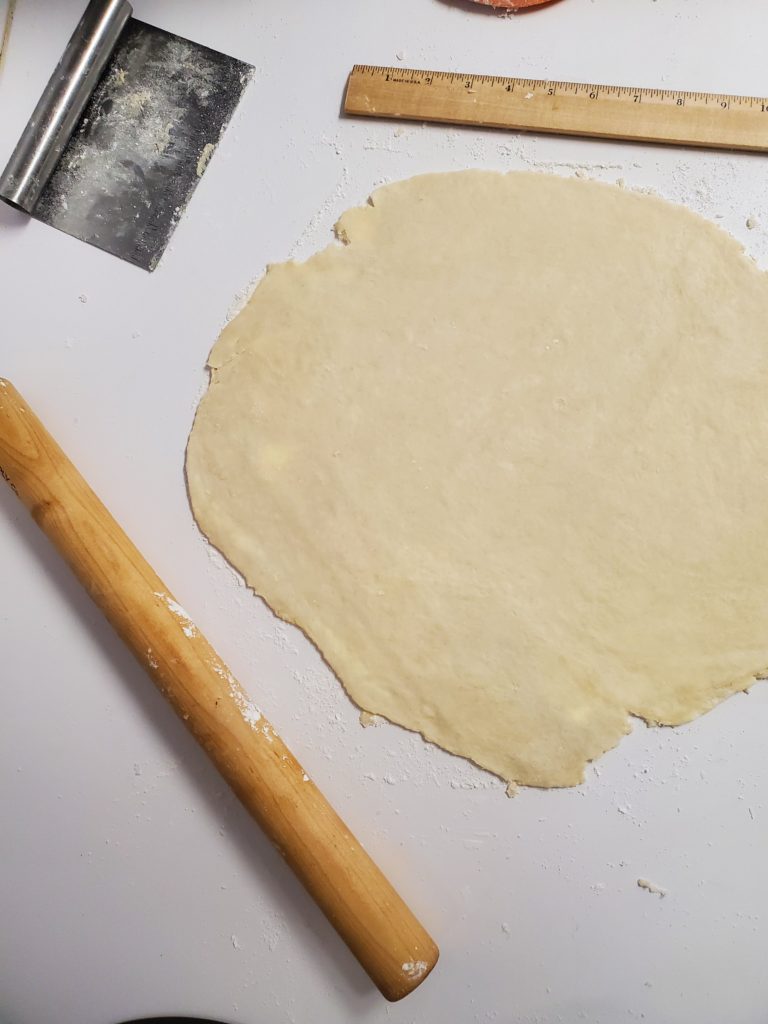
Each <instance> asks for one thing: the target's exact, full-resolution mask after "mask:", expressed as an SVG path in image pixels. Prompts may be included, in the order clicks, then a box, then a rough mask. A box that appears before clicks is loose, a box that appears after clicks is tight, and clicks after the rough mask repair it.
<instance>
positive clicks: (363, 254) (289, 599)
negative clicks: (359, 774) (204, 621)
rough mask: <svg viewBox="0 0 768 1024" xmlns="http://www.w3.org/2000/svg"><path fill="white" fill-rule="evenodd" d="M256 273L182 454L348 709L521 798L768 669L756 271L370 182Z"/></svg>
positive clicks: (590, 200)
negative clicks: (357, 201)
mask: <svg viewBox="0 0 768 1024" xmlns="http://www.w3.org/2000/svg"><path fill="white" fill-rule="evenodd" d="M336 231H337V236H338V239H339V240H340V241H341V242H343V243H344V244H332V245H330V246H329V247H328V248H326V249H325V250H324V251H322V252H320V253H318V254H316V255H315V256H313V257H311V258H310V259H309V260H308V261H307V262H306V263H303V264H296V263H293V262H289V263H286V264H283V265H277V266H273V267H271V268H270V269H269V271H268V273H267V275H266V276H265V278H264V279H263V280H262V282H261V283H260V284H259V285H258V287H257V288H256V290H255V291H254V293H253V296H252V297H251V299H250V301H249V302H248V304H247V305H246V306H245V308H244V309H243V310H242V312H241V313H240V314H239V315H238V316H237V317H236V318H235V319H234V320H233V321H232V322H231V323H230V324H228V325H227V327H226V328H225V330H224V331H223V333H222V335H221V337H220V338H219V340H218V342H217V343H216V345H215V346H214V349H213V351H212V353H211V356H210V358H209V365H210V369H211V381H210V386H209V388H208V391H207V393H206V395H205V396H204V398H203V399H202V401H201V403H200V406H199V408H198V412H197V416H196V419H195V424H194V427H193V430H192V434H191V437H190V441H189V447H188V453H187V475H188V481H189V491H190V496H191V502H192V507H193V511H194V514H195V516H196V518H197V520H198V522H199V524H200V526H201V528H202V529H203V531H204V533H205V534H206V535H207V536H208V537H209V539H210V540H211V541H212V543H213V544H214V545H215V546H216V547H217V548H218V549H220V550H221V551H222V552H223V553H224V554H225V555H226V556H227V558H228V559H229V560H230V561H231V562H232V564H233V565H234V566H235V567H236V568H237V569H238V570H239V571H240V572H242V574H243V575H244V577H245V579H246V581H247V583H248V585H249V586H250V587H252V588H253V589H254V590H255V591H256V593H258V594H259V595H261V596H262V597H263V598H264V599H265V600H266V601H267V603H268V604H269V605H270V606H271V607H272V608H273V610H274V611H275V612H276V613H277V615H278V616H280V617H281V618H282V619H284V620H286V621H287V622H291V623H295V624H296V625H298V626H299V627H301V629H303V630H304V632H305V633H306V634H307V635H308V636H309V637H310V638H311V639H312V640H313V641H314V643H315V644H316V645H317V647H318V648H319V650H320V651H321V652H322V654H323V655H324V657H325V658H326V659H327V661H328V663H329V664H330V665H331V667H332V668H333V669H334V671H335V672H336V674H337V676H338V677H339V679H340V680H341V681H342V682H343V684H344V686H345V687H346V689H347V691H348V692H349V694H350V695H351V697H352V698H353V699H354V700H355V701H356V703H357V704H358V705H359V706H360V708H361V709H363V710H364V711H366V712H368V713H369V714H371V715H381V716H384V717H385V718H387V719H389V720H390V721H392V722H396V723H399V724H400V725H403V726H405V727H407V728H409V729H413V730H416V731H418V732H420V733H421V734H422V735H423V736H424V737H425V738H426V739H428V740H431V741H433V742H434V743H436V744H438V745H439V746H441V747H443V748H444V749H446V750H448V751H451V752H453V753H455V754H459V755H461V756H463V757H466V758H469V759H471V760H472V761H474V762H476V763H477V764H478V765H480V766H482V767H484V768H487V769H489V770H490V771H492V772H494V773H496V774H497V775H499V776H501V777H502V778H503V779H505V780H507V781H508V782H509V783H511V784H512V785H511V787H510V792H511V793H512V792H514V784H522V785H530V786H542V787H554V786H571V785H576V784H578V783H579V782H581V781H582V780H583V777H584V768H585V765H586V764H587V763H588V762H589V761H591V760H593V759H594V758H597V757H599V756H600V755H601V754H603V753H604V752H605V751H607V750H608V749H610V748H611V747H613V746H615V745H616V744H617V743H618V742H619V740H620V739H621V737H622V736H624V735H625V734H626V733H627V732H628V731H629V727H630V721H631V716H637V717H640V718H643V719H645V721H646V722H648V723H650V724H663V725H677V724H680V723H683V722H688V721H690V720H692V719H693V718H695V717H696V716H698V715H701V714H703V713H704V712H706V711H708V710H709V709H711V708H713V707H714V706H715V705H716V704H717V703H719V702H720V701H722V700H723V699H724V698H726V697H727V696H729V695H730V694H732V693H735V692H737V691H740V690H744V689H746V688H747V687H749V686H750V685H751V684H752V683H753V682H754V680H755V678H756V677H757V676H759V675H760V674H761V673H762V672H764V671H765V669H766V668H767V667H768V627H767V626H766V623H767V622H768V515H767V514H766V508H767V507H768V406H766V403H765V401H764V394H765V388H766V384H768V345H767V344H766V340H765V324H766V323H768V278H766V276H765V275H764V274H763V273H761V272H760V271H759V270H758V269H757V267H756V266H755V264H754V263H753V262H751V261H750V260H749V259H748V258H747V257H746V256H745V255H744V253H743V250H742V249H741V247H740V246H739V244H738V243H737V242H736V241H735V240H734V239H732V238H731V237H730V236H728V235H727V234H725V233H724V232H722V231H721V230H719V229H718V228H716V227H715V226H714V225H712V224H710V223H709V222H707V221H705V220H704V219H702V218H701V217H699V216H697V215H695V214H693V213H691V212H690V211H688V210H686V209H684V208H682V207H678V206H674V205H672V204H670V203H667V202H664V201H662V200H660V199H657V198H655V197H653V196H649V195H644V194H638V193H634V192H631V191H628V190H626V189H622V188H617V187H613V186H608V185H602V184H597V183H595V182H590V181H586V180H582V179H569V180H566V179H563V178H559V177H556V176H552V175H547V174H531V173H513V174H506V175H505V174H499V173H493V172H486V171H465V172H458V173H449V174H433V175H424V176H421V177H417V178H413V179H410V180H407V181H403V182H399V183H396V184H393V185H389V186H386V187H384V188H382V189H380V190H378V191H377V192H375V193H374V195H373V197H372V198H371V200H370V202H369V204H368V205H366V206H364V207H361V208H357V209H353V210H350V211H348V212H347V213H346V214H344V216H343V217H342V218H341V220H340V221H339V223H338V225H337V229H336Z"/></svg>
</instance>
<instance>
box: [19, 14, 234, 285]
mask: <svg viewBox="0 0 768 1024" xmlns="http://www.w3.org/2000/svg"><path fill="white" fill-rule="evenodd" d="M131 14H132V7H131V5H130V3H128V2H127V0H92V2H91V3H90V4H89V5H88V7H87V9H86V11H85V13H84V14H83V17H82V18H81V20H80V22H79V24H78V25H77V27H76V29H75V31H74V33H73V35H72V38H71V39H70V40H69V43H68V44H67V47H66V49H65V51H64V54H63V56H62V58H61V60H60V61H59V63H58V65H57V66H56V68H55V70H54V72H53V74H52V76H51V78H50V80H49V82H48V84H47V86H46V87H45V90H44V92H43V94H42V96H41V97H40V100H39V102H38V104H37V106H36V107H35V110H34V112H33V113H32V116H31V118H30V120H29V123H28V124H27V126H26V128H25V129H24V132H23V134H22V136H21V139H20V140H19V142H18V144H17V146H16V148H15V149H14V151H13V153H12V155H11V158H10V160H9V162H8V165H7V167H6V168H5V171H4V172H3V174H2V177H0V199H3V200H5V202H7V203H10V204H11V205H12V206H15V207H16V208H17V209H20V210H23V211H24V212H26V213H28V214H30V215H31V216H32V217H34V218H35V219H37V220H39V221H42V222H43V223H45V224H50V225H51V226H52V227H55V228H58V229H59V230H60V231H65V232H66V233H67V234H69V235H73V236H74V237H75V238H80V239H82V240H83V241H84V242H88V243H90V244H91V245H95V246H97V247H98V248H99V249H104V250H105V251H106V252H110V253H113V254H114V255H115V256H119V257H120V258H121V259H123V260H127V261H128V262H129V263H133V264H135V265H136V266H139V267H143V268H144V269H145V270H154V268H155V267H156V266H157V263H158V261H159V259H160V257H161V256H162V254H163V251H164V250H165V248H166V246H167V244H168V242H169V240H170V237H171V235H172V233H173V230H174V228H175V227H176V224H177V223H178V221H179V218H180V216H181V214H182V213H183V211H184V209H185V207H186V205H187V203H188V202H189V199H190V198H191V196H192V193H193V192H194V190H195V187H196V185H197V183H198V181H199V180H200V178H201V176H202V174H203V172H204V171H205V168H206V166H207V164H208V161H209V159H210V157H211V155H212V153H213V152H214V150H215V148H216V146H217V144H218V141H219V138H220V136H221V134H222V132H223V131H224V129H225V128H226V126H227V124H228V123H229V120H230V118H231V116H232V114H233V112H234V110H235V107H236V106H237V104H238V102H239V100H240V97H241V96H242V93H243V90H244V89H245V87H246V85H247V83H248V80H249V78H250V76H251V74H252V71H253V69H252V67H251V66H250V65H249V64H245V63H244V62H243V61H240V60H236V59H235V58H233V57H228V56H226V55H225V54H223V53H218V52H217V51H216V50H211V49H209V48H208V47H207V46H201V45H200V44H198V43H194V42H191V41H190V40H188V39H182V38H181V37H180V36H177V35H173V34H172V33H170V32H165V31H163V30H162V29H159V28H154V27H153V26H151V25H146V24H144V22H141V21H137V20H136V19H135V18H133V17H131Z"/></svg>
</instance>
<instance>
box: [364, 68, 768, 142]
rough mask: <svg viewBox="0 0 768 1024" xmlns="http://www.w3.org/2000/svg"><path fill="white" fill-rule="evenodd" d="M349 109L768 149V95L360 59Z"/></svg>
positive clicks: (564, 132)
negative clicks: (424, 67) (510, 74)
mask: <svg viewBox="0 0 768 1024" xmlns="http://www.w3.org/2000/svg"><path fill="white" fill-rule="evenodd" d="M344 112H345V113H346V114H350V115H353V116H363V117H384V118H396V119H403V120H414V121H434V122H436V123H441V124H459V125H470V126H476V127H483V128H500V129H508V130H513V131H532V132H544V133H552V134H560V135H584V136H589V137H593V138H603V139H616V140H625V141H635V142H658V143H665V144H669V145H682V146H704V147H709V148H716V149H736V150H745V151H749V152H756V153H763V152H768V98H767V97H760V96H740V95H729V94H720V93H711V92H695V91H686V90H681V89H657V88H653V87H647V86H639V87H635V86H628V85H610V84H599V83H593V84H590V83H585V82H560V81H555V80H546V79H538V78H512V77H506V76H500V75H477V74H464V73H462V72H460V71H427V70H419V69H416V68H403V67H399V68H393V67H380V66H378V65H375V64H356V65H355V66H354V67H353V69H352V72H351V74H350V76H349V80H348V82H347V90H346V94H345V98H344Z"/></svg>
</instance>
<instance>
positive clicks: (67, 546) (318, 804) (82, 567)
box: [0, 379, 438, 1000]
mask: <svg viewBox="0 0 768 1024" xmlns="http://www.w3.org/2000/svg"><path fill="white" fill-rule="evenodd" d="M0 474H2V476H3V478H4V479H5V480H6V481H7V482H8V483H9V484H10V486H11V487H12V489H13V490H14V492H15V493H16V494H17V495H18V497H19V498H20V500H21V501H22V502H23V503H24V504H25V505H26V507H27V508H28V509H29V511H30V512H31V514H32V517H33V518H34V520H35V522H36V523H37V524H38V526H40V528H41V529H42V530H43V531H44V532H45V533H46V534H47V536H48V537H49V539H50V540H51V541H52V543H53V544H54V545H55V546H56V548H57V549H58V550H59V552H60V553H61V554H62V555H63V557H64V558H65V559H66V561H67V562H68V563H69V565H70V567H71V568H72V570H73V571H74V573H75V575H76V576H77V577H78V579H79V580H80V581H81V583H82V584H83V586H84V587H85V588H86V590H87V591H88V593H89V594H90V595H91V597H92V598H93V600H94V601H95V602H96V604H97V605H98V606H99V607H100V608H101V609H102V611H103V612H104V614H105V615H106V617H107V619H108V620H109V622H110V623H111V624H112V626H113V627H114V628H115V630H116V631H117V632H118V634H119V635H120V636H121V637H122V639H123V640H124V641H125V643H126V644H127V645H128V646H129V647H130V648H131V650H132V651H133V652H134V654H135V655H136V657H137V658H138V659H139V661H140V662H141V664H142V665H143V666H144V668H145V669H146V670H147V672H148V673H149V675H150V676H151V677H152V679H153V680H154V682H155V684H156V685H157V687H158V688H159V689H160V691H161V692H162V693H163V694H164V695H165V696H166V697H167V698H168V700H169V701H170V703H171V704H172V706H173V708H174V709H175V711H176V712H177V714H178V715H179V716H180V717H181V719H182V720H183V721H184V723H185V724H186V726H187V728H188V729H189V730H190V732H192V734H193V735H194V736H195V737H196V738H197V740H198V742H199V743H200V744H201V745H202V747H203V748H204V749H205V751H206V752H207V754H208V755H209V757H210V758H211V760H212V761H213V762H214V764H215V765H216V767H217V768H218V769H219V771H220V772H221V774H222V775H223V776H224V778H225V779H226V780H227V782H228V783H229V784H230V786H231V787H232V788H233V790H234V791H235V793H236V794H237V795H238V797H239V798H240V800H241V801H242V802H243V804H244V805H245V806H246V807H247V808H248V810H249V811H250V812H251V814H252V815H253V817H254V818H255V819H256V820H257V821H258V823H259V824H260V825H261V827H262V828H263V829H264V831H265V832H266V833H267V835H268V836H269V837H270V839H271V840H272V841H273V842H274V843H275V845H276V846H277V848H278V850H279V851H280V853H281V855H282V856H283V857H284V859H285V860H286V861H287V862H288V864H290V866H291V868H292V869H293V870H294V871H295V873H296V874H297V876H298V877H299V879H300V880H301V881H302V883H303V884H304V885H305V887H306V888H307V890H308V891H309V893H310V894H311V895H312V897H313V898H314V899H315V900H316V902H317V903H318V904H319V906H320V907H321V909H322V910H323V911H324V913H325V914H326V916H327V917H328V920H329V921H330V922H331V924H332V925H333V926H334V927H335V928H336V930H337V931H338V933H339V934H340V935H341V937H342V938H343V939H344V941H345V942H346V943H347V945H348V946H349V948H350V949H351V950H352V952H353V953H354V955H355V956H356V957H357V959H358V960H359V961H360V963H361V964H362V966H363V967H364V968H365V970H366V971H367V972H368V974H369V975H370V977H371V979H372V980H373V981H374V983H375V984H376V985H377V987H378V988H379V990H380V991H381V992H382V994H383V995H384V996H385V997H386V998H387V999H389V1000H397V999H401V998H402V997H403V996H406V995H408V993H409V992H412V991H413V990H414V989H415V988H416V987H417V986H418V985H420V984H421V982H422V981H423V980H424V979H425V978H426V977H427V975H428V974H429V972H430V971H431V970H432V968H433V967H434V965H435V963H436V962H437V958H438V949H437V947H436V946H435V943H434V942H433V941H432V939H431V938H430V936H429V935H428V934H427V932H426V931H425V930H424V928H423V927H422V926H421V924H420V923H419V922H418V921H417V919H416V918H415V917H414V915H413V914H412V913H411V911H410V910H409V908H408V907H407V906H406V904H405V903H404V902H403V900H402V899H401V898H400V896H399V895H398V894H397V893H396V892H395V890H394V889H393V888H392V886H391V885H390V884H389V882H388V881H387V879H386V878H385V877H384V875H383V874H382V873H381V871H380V870H379V869H378V868H377V867H376V865H375V864H374V863H373V861H372V860H371V858H370V857H369V856H368V854H367V853H366V852H365V850H364V849H363V848H362V846H361V845H360V843H359V842H358V841H357V840H356V839H355V837H354V836H353V835H352V834H351V833H350V831H349V830H348V829H347V827H346V826H345V824H344V822H343V821H342V820H341V819H340V818H339V816H338V815H337V814H336V812H335V811H334V810H333V808H332V807H331V806H330V804H329V803H328V802H327V800H326V799H325V798H324V797H323V795H322V793H321V792H320V791H319V790H318V789H317V787H316V786H315V785H314V783H313V782H312V781H311V780H310V779H309V778H308V777H307V775H306V773H305V772H304V771H303V769H302V767H301V765H300V764H299V763H298V761H296V759H295V758H294V757H293V755H292V754H291V752H290V751H289V750H288V748H287V747H286V746H285V744H284V743H283V742H282V740H281V739H280V737H279V736H278V735H277V734H276V733H275V731H274V729H273V728H272V726H271V725H270V724H269V722H268V721H267V720H266V719H265V718H264V717H263V715H261V713H260V712H259V711H258V709H257V708H256V707H255V706H254V704H253V703H252V702H251V700H250V698H249V697H248V696H247V694H246V693H245V692H244V690H243V689H242V687H241V686H240V685H239V684H238V683H237V681H236V680H235V679H234V678H233V676H232V674H231V673H230V671H229V670H228V669H227V667H226V665H224V663H223V662H222V661H221V659H220V658H219V657H218V655H217V654H216V652H215V651H214V650H213V648H212V647H211V646H210V644H209V643H208V641H207V640H206V639H205V637H204V636H203V635H202V634H201V633H200V631H199V630H198V629H197V627H196V626H195V625H194V623H193V622H192V621H191V619H190V618H189V616H188V615H187V613H186V612H185V611H184V609H183V608H181V607H180V605H178V603H177V602H176V601H175V599H174V598H173V596H172V594H171V593H170V591H169V590H168V588H167V587H166V586H165V584H164V583H163V582H162V580H161V579H160V578H159V577H158V576H157V574H156V573H155V572H154V571H153V570H152V568H151V567H150V565H149V564H148V563H147V562H146V561H145V559H144V558H143V557H142V556H141V554H140V553H139V551H138V550H137V549H136V547H135V546H134V545H133V544H132V543H131V541H130V540H129V538H128V537H127V536H126V534H125V533H124V532H123V530H122V529H121V528H120V526H119V525H118V524H117V523H116V522H115V520H114V519H113V518H112V516H111V515H110V513H109V512H108V511H107V509H106V508H105V507H104V505H103V504H102V503H101V502H100V501H99V499H98V498H97V497H96V495H95V494H94V493H93V491H92V490H91V488H90V487H89V486H88V484H87V483H86V482H85V481H84V480H83V478H82V477H81V476H80V474H79V473H78V471H77V470H76V469H75V467H74V466H73V465H72V463H71V462H70V461H69V459H68V458H67V456H66V455H65V454H64V452H63V451H62V450H61V448H59V446H58V445H57V444H56V442H55V441H54V440H53V438H52V437H51V436H50V434H48V432H47V431H46V430H45V428H44V427H43V425H42V424H41V423H40V421H39V420H38V419H37V417H36V416H35V415H34V413H33V412H32V410H31V409H30V408H29V406H28V405H27V404H26V403H25V402H24V400H23V399H22V398H21V396H20V395H19V393H18V392H17V391H16V390H15V389H14V388H13V386H12V385H11V384H10V383H9V382H8V381H4V380H2V379H0Z"/></svg>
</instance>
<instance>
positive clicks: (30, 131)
mask: <svg viewBox="0 0 768 1024" xmlns="http://www.w3.org/2000/svg"><path fill="white" fill-rule="evenodd" d="M132 11H133V8H132V7H131V5H130V3H128V0H91V3H89V4H88V7H87V8H86V10H85V13H84V14H83V16H82V18H81V19H80V21H79V23H78V25H77V28H76V29H75V31H74V32H73V33H72V38H71V39H70V40H69V42H68V43H67V48H66V50H65V51H64V53H63V54H62V57H61V60H60V61H59V63H58V64H57V65H56V69H55V71H54V72H53V74H52V75H51V77H50V79H49V80H48V84H47V85H46V87H45V90H44V91H43V95H42V96H41V97H40V99H39V100H38V103H37V106H36V107H35V109H34V111H33V113H32V116H31V117H30V119H29V121H28V123H27V126H26V128H25V129H24V132H23V134H22V136H21V138H20V139H19V141H18V144H17V145H16V148H15V149H14V151H13V153H12V154H11V159H10V160H9V161H8V165H7V167H6V168H5V170H4V171H3V174H2V177H0V199H3V200H5V202H6V203H10V204H11V206H15V207H17V208H18V209H20V210H24V211H25V212H26V213H32V211H33V210H34V208H35V204H36V203H37V200H38V199H39V198H40V194H41V192H42V191H43V189H44V188H45V186H46V184H47V183H48V180H49V178H50V177H51V175H52V174H53V171H54V168H55V167H56V164H57V163H58V161H59V157H60V156H61V154H62V152H63V150H64V147H65V146H66V145H67V142H69V139H70V137H71V135H72V133H73V131H74V130H75V127H76V126H77V123H78V121H79V120H80V116H81V115H82V113H83V110H84V108H85V105H86V103H87V102H88V100H89V99H90V97H91V94H92V93H93V90H94V88H95V87H96V83H97V82H98V80H99V78H100V77H101V73H102V72H103V70H104V68H105V67H106V64H107V61H108V60H109V58H110V56H111V55H112V51H113V50H114V48H115V44H116V42H117V39H118V37H119V35H120V33H121V32H122V30H123V27H124V26H125V23H126V22H127V21H128V19H129V18H130V16H131V13H132Z"/></svg>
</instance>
